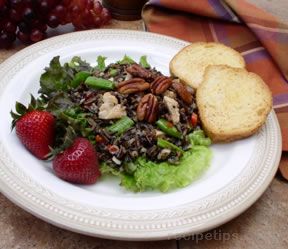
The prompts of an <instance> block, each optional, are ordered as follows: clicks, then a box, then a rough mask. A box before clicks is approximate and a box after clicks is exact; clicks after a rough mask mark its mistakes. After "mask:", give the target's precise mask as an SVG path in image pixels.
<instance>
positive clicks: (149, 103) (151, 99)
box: [137, 93, 159, 123]
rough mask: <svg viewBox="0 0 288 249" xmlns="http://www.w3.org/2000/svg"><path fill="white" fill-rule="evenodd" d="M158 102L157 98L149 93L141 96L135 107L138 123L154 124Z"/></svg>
mask: <svg viewBox="0 0 288 249" xmlns="http://www.w3.org/2000/svg"><path fill="white" fill-rule="evenodd" d="M158 109H159V106H158V100H157V97H156V96H154V95H153V94H151V93H149V94H146V95H145V96H143V98H142V99H141V100H140V102H139V104H138V107H137V119H138V120H139V121H143V120H145V121H147V122H149V123H154V122H155V121H156V119H157V116H158Z"/></svg>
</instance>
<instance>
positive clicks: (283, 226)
mask: <svg viewBox="0 0 288 249" xmlns="http://www.w3.org/2000/svg"><path fill="white" fill-rule="evenodd" d="M105 28H122V29H134V30H143V23H142V21H133V22H124V21H116V20H112V21H111V23H110V24H109V25H107V26H106V27H105ZM22 48H24V46H23V45H16V46H15V47H14V48H12V49H10V50H0V63H1V62H2V61H4V60H5V59H7V58H8V57H9V56H11V55H13V54H14V53H16V52H17V51H18V50H21V49H22ZM282 163H285V162H283V161H282ZM286 163H287V162H286ZM287 218H288V184H287V182H285V180H284V179H283V178H281V176H280V175H279V174H277V175H276V177H275V178H274V180H273V182H272V183H271V185H270V186H269V188H268V189H267V190H266V192H265V193H264V194H263V195H262V197H261V198H260V199H259V200H258V201H257V202H256V203H255V204H254V205H252V206H251V207H250V208H249V209H248V210H247V211H245V212H244V213H243V214H241V215H240V216H238V217H237V218H235V219H234V220H232V221H230V222H228V223H226V224H225V225H222V226H221V227H218V228H216V229H214V230H211V231H208V232H206V233H204V234H199V235H197V236H191V237H185V238H179V239H177V240H169V241H157V242H125V241H113V240H105V239H99V238H93V237H88V236H85V235H80V234H77V233H73V232H70V231H67V230H63V229H60V228H58V227H55V226H53V225H50V224H48V223H46V222H44V221H42V220H40V219H38V218H36V217H34V216H33V215H31V214H29V213H27V212H26V211H23V210H22V209H20V208H19V207H17V206H15V205H14V204H13V203H11V202H10V201H9V200H8V199H7V198H6V197H4V196H3V195H2V194H0V249H20V248H21V249H31V248H37V249H38V248H39V249H73V248H75V249H80V248H81V249H98V248H99V249H100V248H103V249H110V248H111V249H112V248H113V249H120V248H123V249H124V248H126V249H130V248H131V249H132V248H133V249H192V248H193V249H194V248H195V249H210V248H211V249H217V248H229V249H233V248H253V249H257V248H261V249H266V248H267V249H271V248H277V249H281V248H283V249H284V248H288V236H287V234H288V222H287Z"/></svg>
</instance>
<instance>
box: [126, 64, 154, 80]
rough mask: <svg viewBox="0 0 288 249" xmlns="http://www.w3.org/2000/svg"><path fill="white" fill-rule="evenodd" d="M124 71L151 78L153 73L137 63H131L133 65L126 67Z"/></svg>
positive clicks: (135, 75)
mask: <svg viewBox="0 0 288 249" xmlns="http://www.w3.org/2000/svg"><path fill="white" fill-rule="evenodd" d="M126 71H127V72H128V73H130V74H131V75H133V76H134V77H139V78H143V79H151V78H153V74H152V73H151V72H150V71H149V70H147V69H145V68H143V67H141V66H140V65H138V64H133V65H131V66H129V67H127V68H126Z"/></svg>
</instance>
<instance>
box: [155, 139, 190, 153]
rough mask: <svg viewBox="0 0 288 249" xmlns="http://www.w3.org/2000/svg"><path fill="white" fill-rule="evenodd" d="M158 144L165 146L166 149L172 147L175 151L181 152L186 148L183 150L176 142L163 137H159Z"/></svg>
mask: <svg viewBox="0 0 288 249" xmlns="http://www.w3.org/2000/svg"><path fill="white" fill-rule="evenodd" d="M157 146H158V147H161V148H164V149H171V150H175V151H179V152H181V153H184V150H182V149H181V148H179V147H178V146H176V145H175V144H172V143H170V142H169V141H167V140H165V139H162V138H158V139H157Z"/></svg>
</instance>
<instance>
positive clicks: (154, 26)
mask: <svg viewBox="0 0 288 249" xmlns="http://www.w3.org/2000/svg"><path fill="white" fill-rule="evenodd" d="M252 2H253V3H255V2H257V1H256V0H253V1H252V0H251V1H248V0H247V1H244V0H237V1H236V0H224V1H220V0H197V1H196V0H150V1H149V2H148V4H146V5H145V7H144V9H143V12H142V16H143V20H144V22H145V25H146V28H147V30H148V31H150V32H156V33H161V34H165V35H170V36H174V37H177V38H180V39H183V40H186V41H189V42H196V41H208V42H209V41H216V42H221V43H224V44H226V45H227V46H230V47H232V48H234V49H236V50H237V51H239V52H240V53H241V54H242V55H243V56H244V58H245V61H246V63H247V69H248V70H249V71H252V72H255V73H257V74H259V75H260V76H261V77H262V78H263V79H264V81H265V82H266V83H267V84H268V85H269V87H270V89H271V91H272V93H273V106H274V109H275V111H276V113H277V116H278V120H279V122H280V126H281V131H282V137H283V150H284V151H288V81H287V79H288V22H285V21H284V20H283V18H282V19H280V18H279V17H277V16H276V15H273V14H272V13H269V12H268V11H267V9H269V6H266V5H263V2H265V1H262V0H261V1H259V2H261V3H262V5H261V7H260V5H259V6H258V4H257V6H256V5H255V4H253V3H252ZM284 2H285V0H283V3H284ZM266 3H267V1H266ZM286 3H287V4H286ZM286 3H284V4H285V5H287V6H286V8H285V9H288V1H287V2H286ZM271 5H273V3H270V7H271ZM265 9H266V10H265ZM286 16H287V15H286ZM287 20H288V18H287Z"/></svg>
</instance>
